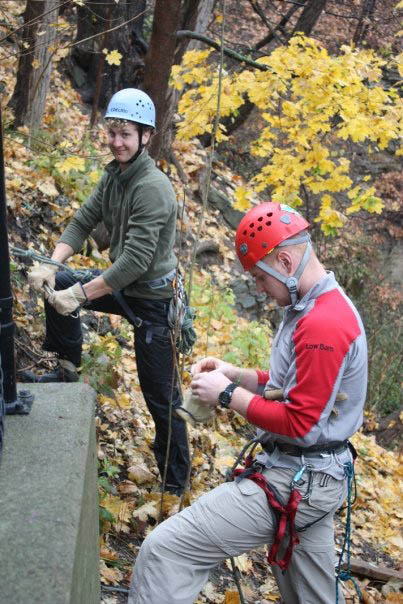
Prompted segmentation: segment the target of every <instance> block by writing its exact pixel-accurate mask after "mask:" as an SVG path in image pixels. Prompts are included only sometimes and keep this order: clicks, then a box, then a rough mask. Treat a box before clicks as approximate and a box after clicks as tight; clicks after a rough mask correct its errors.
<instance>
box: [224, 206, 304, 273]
mask: <svg viewBox="0 0 403 604" xmlns="http://www.w3.org/2000/svg"><path fill="white" fill-rule="evenodd" d="M309 226H310V224H309V222H307V221H306V220H305V218H303V217H302V216H301V214H299V213H298V212H297V211H296V210H294V208H290V206H287V205H285V204H283V203H275V202H273V201H266V202H265V203H262V204H260V205H258V206H256V207H255V208H252V209H251V210H249V212H247V213H246V214H245V216H244V217H243V218H242V220H241V222H240V223H239V226H238V229H237V232H236V236H235V248H236V253H237V255H238V258H239V261H240V262H241V264H242V266H243V267H244V269H245V270H246V271H249V270H250V269H251V268H252V267H253V266H255V264H256V263H257V262H259V260H262V258H264V256H266V255H267V254H268V253H269V252H271V251H272V250H273V249H274V248H275V247H276V246H277V245H279V244H280V243H281V242H282V241H284V240H285V239H288V238H290V237H292V236H293V235H296V234H297V233H299V232H301V231H303V230H304V229H307V228H308V227H309ZM290 243H292V242H290Z"/></svg>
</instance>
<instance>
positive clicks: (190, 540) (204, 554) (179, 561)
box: [129, 202, 367, 604]
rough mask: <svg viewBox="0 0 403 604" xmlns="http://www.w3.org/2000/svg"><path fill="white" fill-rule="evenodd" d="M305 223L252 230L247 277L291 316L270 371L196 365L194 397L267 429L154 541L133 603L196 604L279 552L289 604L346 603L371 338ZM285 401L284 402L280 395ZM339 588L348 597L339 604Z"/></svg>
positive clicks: (287, 220) (263, 212)
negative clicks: (244, 567)
mask: <svg viewBox="0 0 403 604" xmlns="http://www.w3.org/2000/svg"><path fill="white" fill-rule="evenodd" d="M308 227H309V224H308V222H307V221H306V220H304V218H303V217H302V216H301V215H300V214H299V213H298V212H296V211H295V210H294V209H293V208H290V207H288V206H286V205H283V204H277V203H272V202H266V203H263V204H261V205H259V206H257V207H255V208H253V209H252V210H250V211H249V212H248V213H247V214H246V215H245V216H244V218H243V219H242V220H241V222H240V224H239V227H238V229H237V234H236V251H237V255H238V258H239V260H240V262H241V264H242V265H243V267H244V269H245V270H248V271H250V273H251V274H252V276H253V277H254V279H255V281H256V288H257V291H258V292H265V293H266V294H267V295H268V296H269V297H271V298H273V299H274V300H275V301H276V302H277V303H278V304H279V305H280V306H282V307H284V308H285V311H284V317H283V321H282V323H281V325H280V327H279V330H278V332H277V335H276V337H275V339H274V341H273V344H272V352H271V358H270V369H269V371H266V370H261V369H256V370H255V369H244V368H237V367H235V366H233V365H231V364H229V363H226V362H224V361H221V360H219V359H216V358H213V357H207V358H205V359H203V360H201V361H199V362H197V363H196V364H195V365H194V366H193V368H192V373H193V381H192V384H191V387H192V391H193V394H194V395H195V396H197V397H198V398H199V400H200V401H201V402H202V403H204V404H205V405H208V406H210V407H216V406H221V407H223V408H230V409H232V410H234V411H236V412H238V413H239V414H241V415H242V416H244V417H245V418H246V419H247V420H248V421H249V422H250V423H251V424H253V425H255V426H256V427H257V428H258V435H259V436H260V438H259V442H260V443H261V445H262V449H263V452H261V453H260V454H259V455H258V456H257V459H256V461H255V462H254V463H251V462H248V463H250V464H251V465H250V466H249V467H248V466H247V469H246V470H245V471H239V472H236V477H235V476H234V478H235V480H234V481H232V482H226V483H225V484H222V485H221V486H219V487H217V488H215V489H213V490H212V491H211V492H209V493H207V494H205V495H203V496H202V497H200V498H199V499H198V500H197V501H196V502H195V503H194V504H193V505H191V506H190V507H188V508H186V509H185V510H183V511H182V512H181V513H180V514H177V515H175V516H173V517H171V518H169V519H168V520H166V521H165V522H163V523H162V524H160V525H159V526H158V527H157V528H155V529H154V530H153V532H152V533H151V534H150V535H149V536H148V537H147V538H146V540H145V541H144V543H143V545H142V547H141V549H140V552H139V555H138V558H137V561H136V564H135V567H134V572H133V578H132V584H131V588H130V595H129V604H145V603H147V604H193V602H194V601H195V599H196V598H197V595H198V593H199V591H200V590H201V589H202V587H203V585H204V584H205V583H206V581H207V579H208V573H209V571H210V570H211V569H213V568H214V567H215V566H216V565H217V564H219V563H220V562H222V561H223V560H224V559H225V558H229V557H232V556H238V555H240V554H241V553H243V552H245V551H247V550H249V549H252V548H256V547H258V546H260V545H263V544H267V545H268V546H269V554H268V561H269V563H270V564H271V565H272V570H273V574H274V576H275V578H276V581H277V584H278V587H279V590H280V592H281V595H282V598H283V600H282V601H283V602H285V603H286V604H332V603H334V602H336V601H338V602H340V603H342V602H344V598H343V595H342V593H341V591H340V590H339V589H338V588H336V580H335V568H334V564H335V556H334V530H333V517H334V513H335V511H336V510H337V509H338V507H339V506H340V505H341V504H342V502H343V500H344V499H345V496H346V483H347V482H348V481H350V482H351V475H352V474H351V472H352V462H353V459H352V457H353V455H352V453H353V448H352V447H351V445H350V444H349V442H348V438H349V437H350V436H351V435H352V434H354V432H355V431H356V430H357V429H358V428H359V427H360V425H361V423H362V419H363V405H364V400H365V395H366V381H367V348H366V339H365V332H364V328H363V325H362V322H361V319H360V317H359V315H358V312H357V310H356V309H355V307H354V306H353V304H352V302H351V301H350V300H349V298H348V297H347V296H346V294H345V293H344V292H343V291H342V289H341V288H340V286H339V285H338V284H337V282H336V280H335V277H334V275H333V274H332V273H329V272H327V271H326V270H325V268H324V267H323V265H322V264H321V263H320V262H319V260H318V258H317V256H316V254H315V252H314V251H313V249H312V245H311V242H310V236H309V233H308ZM274 390H275V391H276V392H277V393H281V397H280V394H278V395H277V398H275V400H268V399H270V398H271V399H273V397H271V396H270V391H274ZM336 589H338V595H337V599H336Z"/></svg>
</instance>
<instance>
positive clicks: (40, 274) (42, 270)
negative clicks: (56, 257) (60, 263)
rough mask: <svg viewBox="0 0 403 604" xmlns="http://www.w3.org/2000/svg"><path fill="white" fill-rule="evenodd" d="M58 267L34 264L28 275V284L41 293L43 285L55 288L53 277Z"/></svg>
mask: <svg viewBox="0 0 403 604" xmlns="http://www.w3.org/2000/svg"><path fill="white" fill-rule="evenodd" d="M57 271H58V267H57V266H56V265H54V264H39V263H37V262H36V263H35V265H34V267H33V268H32V269H31V270H30V271H29V273H28V283H29V284H30V285H31V286H32V287H33V288H34V289H35V290H36V291H37V292H39V291H41V289H42V287H43V285H44V283H46V284H47V285H49V287H51V288H54V286H55V275H56V273H57Z"/></svg>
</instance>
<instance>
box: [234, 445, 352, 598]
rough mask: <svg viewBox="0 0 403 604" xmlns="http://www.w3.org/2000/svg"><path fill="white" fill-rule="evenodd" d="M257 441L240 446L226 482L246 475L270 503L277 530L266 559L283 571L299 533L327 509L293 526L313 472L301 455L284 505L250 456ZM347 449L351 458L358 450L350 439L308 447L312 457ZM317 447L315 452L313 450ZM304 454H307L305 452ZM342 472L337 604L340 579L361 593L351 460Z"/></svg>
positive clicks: (320, 518) (291, 449)
mask: <svg viewBox="0 0 403 604" xmlns="http://www.w3.org/2000/svg"><path fill="white" fill-rule="evenodd" d="M258 444H261V445H263V446H264V443H262V441H261V437H257V438H254V439H252V440H250V441H249V442H248V443H247V444H246V445H245V446H244V447H243V449H242V451H241V452H240V454H239V455H238V457H237V459H236V461H235V463H234V465H233V466H232V468H231V470H229V472H228V473H227V481H231V480H236V481H239V480H242V479H244V478H248V479H249V480H253V482H255V483H256V484H257V485H258V486H259V487H260V488H261V489H262V490H263V491H264V492H265V494H266V497H267V501H268V504H269V506H270V507H271V508H272V509H273V511H274V514H275V515H276V517H277V531H276V535H275V540H274V543H273V544H272V546H271V548H270V550H269V552H268V554H267V560H268V563H269V564H270V565H272V566H273V565H276V566H278V567H279V568H280V569H281V570H282V571H283V572H285V571H286V570H287V568H288V565H289V563H290V561H291V557H292V553H293V549H294V547H295V546H296V545H297V544H298V543H299V537H298V533H299V532H303V531H305V530H307V529H308V528H310V527H311V526H312V525H314V524H316V523H317V522H319V521H320V520H322V519H323V518H324V517H325V516H327V514H328V513H329V512H326V513H325V514H323V515H322V516H320V517H319V518H317V519H316V520H314V521H313V522H310V523H308V524H307V525H305V526H302V527H296V525H295V515H296V513H297V509H298V505H299V503H300V501H302V500H304V499H308V498H309V497H310V495H311V492H312V486H313V472H312V466H311V465H310V464H309V463H307V462H305V460H304V458H303V463H302V466H301V468H300V469H299V470H298V471H297V472H296V474H295V475H294V477H293V479H292V481H291V485H290V486H291V493H290V497H289V500H288V503H287V504H286V505H283V504H282V502H281V501H280V497H279V495H278V493H277V492H276V489H275V488H273V487H272V486H271V485H270V484H269V483H268V482H267V480H266V478H265V477H264V475H263V473H262V472H263V470H264V465H263V464H261V463H259V462H257V461H255V460H254V457H253V453H254V450H255V448H256V446H257V445H258ZM287 447H289V448H290V451H291V453H295V450H297V449H298V450H299V449H302V448H300V447H294V445H285V448H287ZM292 447H294V449H295V450H294V449H293V448H292ZM347 447H348V448H349V449H350V451H351V453H352V456H353V459H354V460H355V458H356V457H357V452H356V451H355V449H354V447H353V445H352V444H351V443H350V442H349V441H344V442H342V443H328V445H326V446H316V447H311V448H310V449H312V452H311V456H313V455H314V454H315V453H316V455H318V454H320V451H336V452H339V451H340V450H345V449H346V448H347ZM249 448H250V452H249V454H248V455H246V453H247V451H248V449H249ZM314 449H316V451H313V450H314ZM245 455H246V457H245ZM306 456H307V457H308V456H309V454H308V455H306ZM241 462H242V463H243V465H244V468H237V466H238V465H239V463H241ZM344 469H345V475H346V478H347V486H348V495H347V519H346V530H345V536H344V542H343V546H342V551H341V554H340V557H339V562H338V565H337V568H336V604H338V601H339V595H338V594H339V592H338V585H339V582H340V581H348V580H351V581H352V582H353V583H354V586H355V588H356V591H357V594H358V597H359V599H360V601H361V598H362V597H361V592H360V588H359V586H358V584H357V582H356V580H355V579H354V578H353V577H352V576H351V572H350V570H351V567H350V562H351V509H352V491H353V488H352V485H353V484H355V474H354V465H353V463H351V462H347V463H346V464H345V465H344ZM305 472H309V477H308V484H307V486H306V490H305V493H304V494H302V493H301V492H300V490H299V487H301V486H302V484H303V481H302V477H303V475H304V474H305ZM287 529H288V536H289V542H288V546H287V549H286V551H285V553H284V556H283V558H281V559H277V554H278V551H279V548H280V545H281V541H282V540H283V538H284V536H285V534H286V532H287ZM346 552H347V564H346V566H347V568H346V570H341V566H342V563H343V557H344V554H345V553H346Z"/></svg>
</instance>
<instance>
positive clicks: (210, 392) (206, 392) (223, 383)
mask: <svg viewBox="0 0 403 604" xmlns="http://www.w3.org/2000/svg"><path fill="white" fill-rule="evenodd" d="M230 383H231V380H229V379H228V378H227V377H225V375H224V374H223V373H221V371H219V370H218V369H216V370H214V371H208V372H203V373H198V374H197V375H196V376H195V377H194V378H193V380H192V383H191V384H190V387H191V389H192V393H193V394H194V395H195V396H197V397H198V398H199V399H200V400H201V401H202V402H203V403H206V405H209V406H210V407H216V406H217V403H218V395H219V394H220V392H222V391H223V390H225V388H226V387H227V386H228V384H230Z"/></svg>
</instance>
